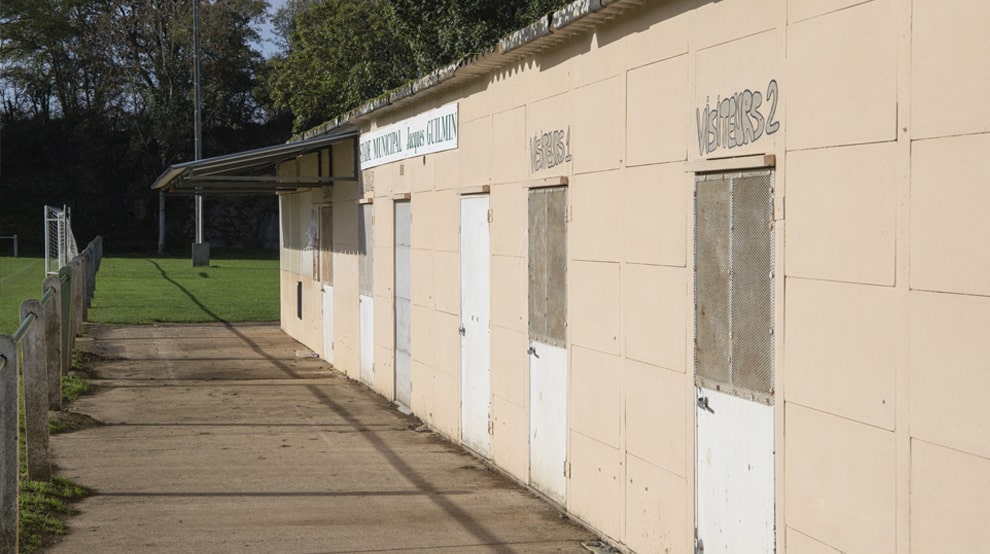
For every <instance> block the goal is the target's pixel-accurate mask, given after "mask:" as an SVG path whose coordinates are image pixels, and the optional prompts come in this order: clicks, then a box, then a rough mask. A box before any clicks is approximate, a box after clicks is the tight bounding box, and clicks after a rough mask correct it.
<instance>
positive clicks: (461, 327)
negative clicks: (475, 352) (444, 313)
mask: <svg viewBox="0 0 990 554" xmlns="http://www.w3.org/2000/svg"><path fill="white" fill-rule="evenodd" d="M457 332H458V333H460V335H461V336H462V337H463V336H464V324H463V323H462V324H460V326H458V327H457Z"/></svg>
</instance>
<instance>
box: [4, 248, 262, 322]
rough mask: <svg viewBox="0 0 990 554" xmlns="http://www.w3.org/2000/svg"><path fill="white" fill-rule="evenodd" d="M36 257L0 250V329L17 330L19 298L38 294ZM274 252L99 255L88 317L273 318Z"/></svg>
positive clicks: (40, 270)
mask: <svg viewBox="0 0 990 554" xmlns="http://www.w3.org/2000/svg"><path fill="white" fill-rule="evenodd" d="M44 266H45V263H44V260H43V259H41V258H23V257H22V258H0V333H7V334H11V333H13V332H14V331H15V330H17V325H18V323H19V321H20V319H19V313H18V311H19V309H20V304H21V302H22V301H23V300H24V299H26V298H39V297H40V296H41V283H42V281H44ZM278 318H279V291H278V260H275V259H256V260H254V259H252V260H245V259H230V260H228V259H214V260H212V263H211V265H210V267H192V261H191V260H190V259H189V258H105V259H104V260H103V264H102V265H101V267H100V271H99V274H97V276H96V296H95V297H94V298H93V303H92V306H91V307H90V310H89V320H90V321H93V322H97V323H159V322H169V323H193V322H204V321H228V322H238V321H277V320H278Z"/></svg>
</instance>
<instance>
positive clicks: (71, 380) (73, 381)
mask: <svg viewBox="0 0 990 554" xmlns="http://www.w3.org/2000/svg"><path fill="white" fill-rule="evenodd" d="M92 390H93V383H90V382H89V381H88V380H86V379H83V378H81V377H75V376H72V375H66V376H64V377H62V402H63V403H68V402H72V401H73V400H75V399H76V398H79V395H81V394H84V393H87V392H91V391H92Z"/></svg>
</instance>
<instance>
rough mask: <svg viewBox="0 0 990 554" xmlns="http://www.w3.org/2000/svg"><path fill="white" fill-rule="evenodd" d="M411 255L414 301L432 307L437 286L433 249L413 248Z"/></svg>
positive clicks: (416, 303) (415, 303) (414, 303)
mask: <svg viewBox="0 0 990 554" xmlns="http://www.w3.org/2000/svg"><path fill="white" fill-rule="evenodd" d="M414 227H415V226H414ZM413 240H414V241H415V240H416V239H413ZM414 244H415V243H414ZM411 257H412V260H411V261H410V266H411V269H410V273H411V274H412V275H411V276H412V294H411V296H412V299H411V300H412V303H413V305H419V306H425V307H429V308H430V309H432V308H433V307H434V306H435V302H434V300H433V292H434V287H435V286H436V282H435V281H434V279H433V251H432V250H422V249H419V248H413V249H412V254H411Z"/></svg>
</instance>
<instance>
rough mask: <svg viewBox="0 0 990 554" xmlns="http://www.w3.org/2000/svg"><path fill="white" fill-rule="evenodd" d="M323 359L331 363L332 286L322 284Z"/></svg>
mask: <svg viewBox="0 0 990 554" xmlns="http://www.w3.org/2000/svg"><path fill="white" fill-rule="evenodd" d="M323 359H325V360H326V361H327V362H328V363H330V364H331V365H332V364H333V286H332V285H323Z"/></svg>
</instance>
